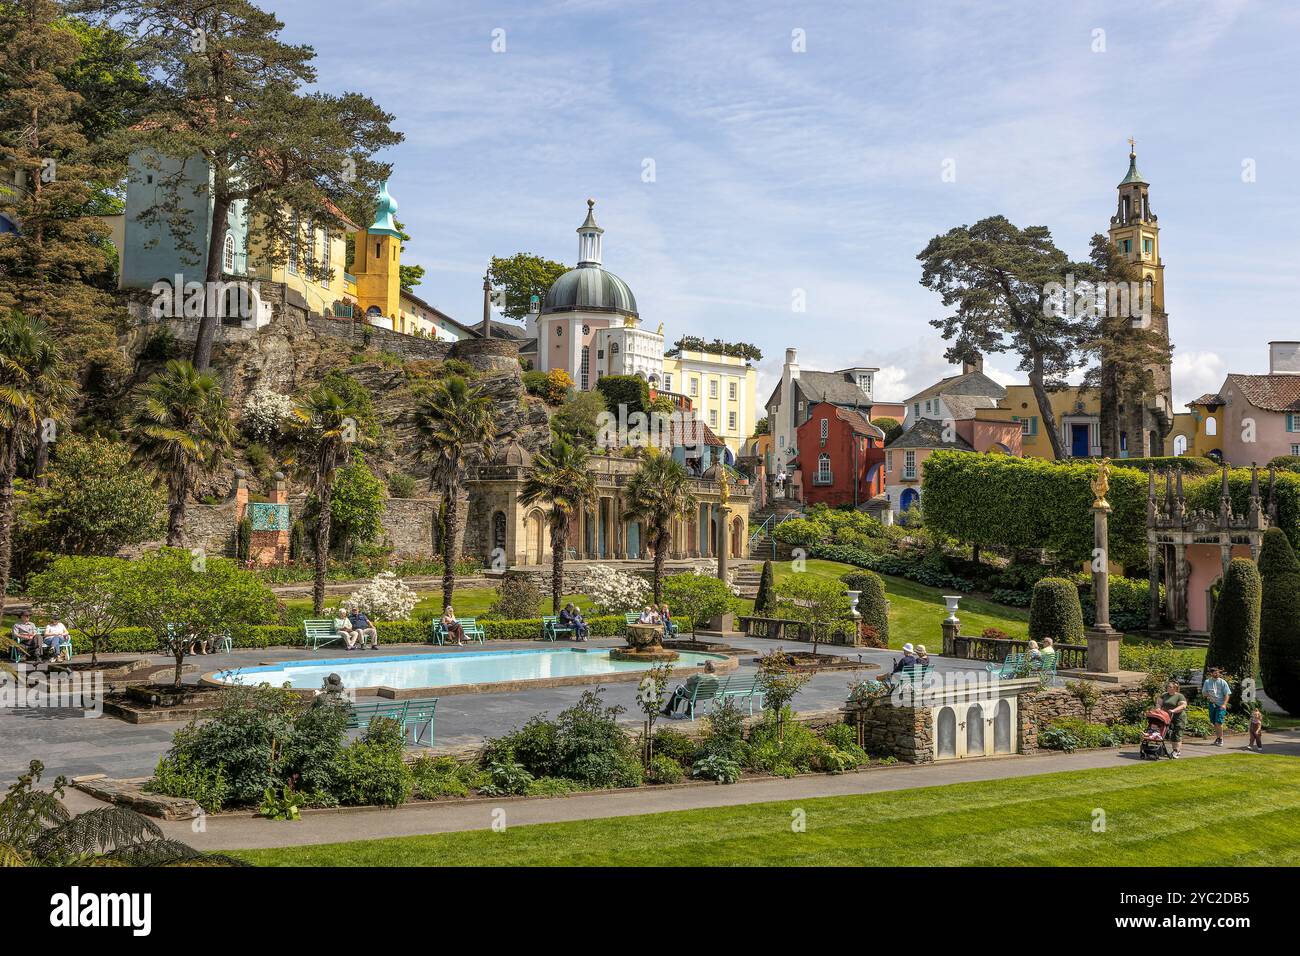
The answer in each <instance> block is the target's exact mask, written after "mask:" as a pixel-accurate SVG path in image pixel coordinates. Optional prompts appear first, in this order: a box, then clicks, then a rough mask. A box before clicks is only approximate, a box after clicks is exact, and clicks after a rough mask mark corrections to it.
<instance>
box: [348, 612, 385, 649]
mask: <svg viewBox="0 0 1300 956" xmlns="http://www.w3.org/2000/svg"><path fill="white" fill-rule="evenodd" d="M348 623H349V624H351V625H352V630H353V631H355V632H356V635H357V640H358V641H359V642H360V643H361V646H362V647H365V646H366V635H369V636H370V646H371V647H373V648H375V649H376V650H377V649H378V648H379V631H377V630H375V626H374V625H373V624H371V623H370V618H368V617H366V615H365V612H364V611H362V610H361V608H359V607H354V608H353V609H352V613H351V614H349V615H348Z"/></svg>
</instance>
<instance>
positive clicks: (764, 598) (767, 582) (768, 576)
mask: <svg viewBox="0 0 1300 956" xmlns="http://www.w3.org/2000/svg"><path fill="white" fill-rule="evenodd" d="M775 607H776V578H775V576H774V572H773V570H772V561H771V559H769V560H767V561H764V562H763V573H762V574H761V575H759V578H758V594H756V595H755V596H754V613H755V614H756V615H758V616H759V617H769V616H771V613H772V611H773V609H774V608H775Z"/></svg>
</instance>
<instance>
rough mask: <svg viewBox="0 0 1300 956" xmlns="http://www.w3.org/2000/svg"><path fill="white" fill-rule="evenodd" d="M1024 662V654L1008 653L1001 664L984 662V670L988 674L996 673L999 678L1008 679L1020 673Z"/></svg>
mask: <svg viewBox="0 0 1300 956" xmlns="http://www.w3.org/2000/svg"><path fill="white" fill-rule="evenodd" d="M1024 663H1025V655H1024V654H1017V653H1012V654H1008V655H1007V656H1006V659H1005V660H1004V661H1003V662H1002V663H1001V664H986V665H985V666H984V670H986V671H987V672H988V673H990V674H996V675H997V677H998V679H999V680H1010V679H1011V678H1013V677H1015V676H1016V675H1017V674H1019V673H1020V670H1021V668H1022V667H1024Z"/></svg>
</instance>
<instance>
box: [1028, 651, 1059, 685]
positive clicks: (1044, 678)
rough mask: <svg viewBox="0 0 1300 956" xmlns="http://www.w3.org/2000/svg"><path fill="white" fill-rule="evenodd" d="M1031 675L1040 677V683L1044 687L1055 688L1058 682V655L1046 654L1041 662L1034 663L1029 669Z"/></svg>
mask: <svg viewBox="0 0 1300 956" xmlns="http://www.w3.org/2000/svg"><path fill="white" fill-rule="evenodd" d="M1029 670H1030V673H1032V674H1037V675H1038V682H1039V683H1040V684H1042V685H1043V686H1044V687H1051V686H1053V685H1054V684H1055V683H1056V681H1057V677H1056V655H1055V654H1044V655H1043V659H1042V660H1041V661H1036V662H1034V663H1032V664H1031V665H1030V667H1029Z"/></svg>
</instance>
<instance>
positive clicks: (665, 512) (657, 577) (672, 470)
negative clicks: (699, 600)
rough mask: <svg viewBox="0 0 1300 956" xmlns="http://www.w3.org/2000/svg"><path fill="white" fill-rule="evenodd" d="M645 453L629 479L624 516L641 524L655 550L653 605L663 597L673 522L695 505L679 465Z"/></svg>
mask: <svg viewBox="0 0 1300 956" xmlns="http://www.w3.org/2000/svg"><path fill="white" fill-rule="evenodd" d="M648 451H649V455H648V456H647V457H646V458H645V459H644V460H642V462H641V464H640V465H639V466H638V467H637V470H636V471H635V472H633V473H632V477H631V478H629V479H628V482H627V493H626V496H625V501H624V505H623V516H624V517H625V518H628V519H630V520H633V521H638V522H640V523H641V527H642V528H644V529H645V536H646V541H647V543H648V544H649V545H650V547H651V548H652V549H653V550H654V553H655V563H654V602H655V603H656V604H658V603H659V602H661V601H662V600H663V596H664V561H665V560H666V559H667V558H668V549H669V546H670V545H671V544H672V529H673V521H674V519H676V518H688V517H690V515H691V514H692V513H693V512H694V510H695V507H696V504H697V502H696V499H695V492H694V491H692V490H691V479H690V476H689V475H688V474H687V473H686V469H685V468H684V467H682V465H681V463H680V462H678V461H676V460H675V459H674V458H672V457H671V456H669V455H665V454H662V453H659V452H656V451H655V450H654V449H653V448H651V449H648Z"/></svg>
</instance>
